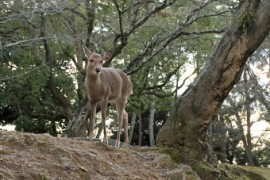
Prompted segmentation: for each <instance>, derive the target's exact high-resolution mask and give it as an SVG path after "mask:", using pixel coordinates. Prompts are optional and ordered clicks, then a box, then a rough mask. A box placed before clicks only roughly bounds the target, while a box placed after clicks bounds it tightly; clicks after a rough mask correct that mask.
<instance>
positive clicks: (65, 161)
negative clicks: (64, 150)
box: [60, 156, 73, 166]
mask: <svg viewBox="0 0 270 180" xmlns="http://www.w3.org/2000/svg"><path fill="white" fill-rule="evenodd" d="M60 162H61V163H62V164H63V165H64V166H70V165H72V164H73V161H72V159H70V158H68V157H65V156H61V157H60Z"/></svg>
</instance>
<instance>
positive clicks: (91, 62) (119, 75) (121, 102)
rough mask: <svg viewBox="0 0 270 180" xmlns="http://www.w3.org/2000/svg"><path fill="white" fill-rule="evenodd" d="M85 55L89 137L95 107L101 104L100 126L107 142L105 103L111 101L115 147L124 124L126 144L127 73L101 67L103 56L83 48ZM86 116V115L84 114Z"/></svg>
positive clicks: (91, 133)
mask: <svg viewBox="0 0 270 180" xmlns="http://www.w3.org/2000/svg"><path fill="white" fill-rule="evenodd" d="M85 51H86V55H87V60H88V62H87V67H86V78H85V85H86V89H87V94H88V98H89V102H90V107H91V123H90V126H89V131H88V135H89V138H93V130H94V124H95V116H96V107H97V104H98V103H100V105H101V114H102V127H103V130H104V139H103V142H104V143H105V144H108V138H107V132H106V126H105V120H106V111H107V104H108V103H112V105H113V106H114V107H115V108H116V111H117V116H118V132H117V139H116V144H115V146H116V147H119V145H120V133H121V129H122V125H123V126H124V142H125V143H126V144H128V114H127V112H126V111H125V106H126V103H127V99H128V97H129V96H130V95H131V93H132V83H131V81H130V79H129V78H128V77H127V75H126V74H125V73H124V72H123V71H122V70H120V69H114V68H103V67H102V64H103V62H104V61H105V60H106V59H105V58H104V56H101V55H100V54H97V53H93V52H91V51H90V50H89V49H87V48H85ZM86 117H87V115H86Z"/></svg>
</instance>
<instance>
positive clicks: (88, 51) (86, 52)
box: [83, 45, 93, 57]
mask: <svg viewBox="0 0 270 180" xmlns="http://www.w3.org/2000/svg"><path fill="white" fill-rule="evenodd" d="M83 51H84V55H85V56H86V57H88V56H89V55H91V54H93V52H92V51H91V50H90V49H88V48H87V47H86V46H85V45H83Z"/></svg>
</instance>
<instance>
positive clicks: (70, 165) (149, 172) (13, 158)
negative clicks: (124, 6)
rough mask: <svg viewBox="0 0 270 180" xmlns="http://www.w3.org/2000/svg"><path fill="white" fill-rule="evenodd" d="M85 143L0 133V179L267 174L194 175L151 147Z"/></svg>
mask: <svg viewBox="0 0 270 180" xmlns="http://www.w3.org/2000/svg"><path fill="white" fill-rule="evenodd" d="M86 140H87V139H85V138H84V139H83V138H76V139H74V138H73V139H71V138H62V137H53V136H50V135H49V134H32V133H21V132H10V131H4V130H1V129H0V180H2V179H7V180H10V179H27V180H31V179H34V180H43V179H52V180H60V179H76V180H77V179H87V180H91V179H93V180H96V179H97V180H99V179H102V180H107V179H112V180H114V179H117V180H122V179H125V180H126V179H128V180H132V179H140V180H141V179H143V180H144V179H147V180H148V179H149V180H152V179H158V180H163V179H177V180H184V179H189V180H200V179H202V180H209V179H221V180H223V179H224V180H228V179H229V180H234V179H250V180H253V179H258V180H260V179H262V180H265V179H269V174H270V170H269V168H256V169H255V168H253V167H242V166H237V165H227V164H219V165H217V167H214V166H213V165H211V164H203V163H199V164H197V165H196V166H195V167H194V169H195V170H196V171H197V173H198V174H197V173H196V172H195V171H193V169H192V168H191V167H190V166H187V165H184V164H178V163H175V162H174V161H173V160H172V158H171V156H169V155H168V154H161V153H159V152H160V151H158V149H157V148H149V147H134V146H130V147H121V148H115V147H113V146H110V145H104V144H103V143H102V142H99V141H89V140H87V141H86ZM217 177H218V178H217Z"/></svg>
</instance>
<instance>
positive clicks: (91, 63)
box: [84, 47, 109, 74]
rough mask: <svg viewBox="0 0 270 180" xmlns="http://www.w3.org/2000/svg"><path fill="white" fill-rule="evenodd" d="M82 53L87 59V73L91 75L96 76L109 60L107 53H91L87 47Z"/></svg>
mask: <svg viewBox="0 0 270 180" xmlns="http://www.w3.org/2000/svg"><path fill="white" fill-rule="evenodd" d="M84 51H85V56H86V58H87V71H88V72H89V73H92V74H98V73H99V72H100V71H101V68H102V65H103V63H104V62H105V61H106V60H108V59H109V55H108V53H104V54H103V55H101V54H98V53H94V52H92V51H91V50H90V49H88V48H87V47H84Z"/></svg>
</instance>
